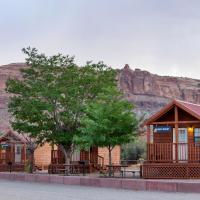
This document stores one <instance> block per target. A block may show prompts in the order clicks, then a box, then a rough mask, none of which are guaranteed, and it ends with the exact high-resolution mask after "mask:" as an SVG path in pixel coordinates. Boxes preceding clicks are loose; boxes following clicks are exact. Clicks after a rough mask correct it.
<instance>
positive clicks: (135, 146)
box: [121, 139, 146, 160]
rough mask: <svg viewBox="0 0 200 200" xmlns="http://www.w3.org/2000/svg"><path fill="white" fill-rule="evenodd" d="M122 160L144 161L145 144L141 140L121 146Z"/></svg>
mask: <svg viewBox="0 0 200 200" xmlns="http://www.w3.org/2000/svg"><path fill="white" fill-rule="evenodd" d="M121 159H122V160H139V159H146V143H145V141H144V140H143V139H137V140H135V141H134V142H131V143H129V144H126V145H123V146H122V149H121Z"/></svg>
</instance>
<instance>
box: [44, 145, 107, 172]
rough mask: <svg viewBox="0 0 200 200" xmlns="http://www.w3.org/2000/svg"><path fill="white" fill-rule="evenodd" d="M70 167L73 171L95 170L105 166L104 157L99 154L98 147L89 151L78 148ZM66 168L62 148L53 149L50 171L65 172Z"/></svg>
mask: <svg viewBox="0 0 200 200" xmlns="http://www.w3.org/2000/svg"><path fill="white" fill-rule="evenodd" d="M70 167H71V170H70V171H71V172H72V173H83V171H84V172H85V173H91V172H95V171H98V170H101V169H103V168H104V157H102V156H100V155H98V147H92V148H90V150H89V151H84V150H77V151H75V152H74V153H73V154H72V157H71V161H70ZM65 168H66V166H65V157H64V154H63V153H62V151H61V150H60V149H53V150H52V151H51V164H50V165H49V169H48V171H49V173H50V174H57V173H62V172H63V173H64V171H65Z"/></svg>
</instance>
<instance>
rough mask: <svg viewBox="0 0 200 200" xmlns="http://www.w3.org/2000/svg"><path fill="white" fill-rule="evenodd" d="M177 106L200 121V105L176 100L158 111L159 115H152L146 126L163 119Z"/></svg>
mask: <svg viewBox="0 0 200 200" xmlns="http://www.w3.org/2000/svg"><path fill="white" fill-rule="evenodd" d="M175 105H176V106H177V107H179V108H181V109H183V110H185V111H186V112H188V113H189V114H191V115H192V116H194V117H196V118H197V119H199V120H200V105H199V104H194V103H190V102H186V101H181V100H176V99H175V100H173V101H171V102H170V103H169V104H167V105H166V106H164V107H163V108H162V109H161V110H160V111H158V112H157V113H155V114H154V115H152V116H151V117H150V118H149V119H148V120H147V121H146V123H145V124H149V123H151V122H152V121H155V120H156V119H158V118H159V117H161V116H162V115H163V114H165V113H166V112H167V111H169V110H170V109H171V108H172V107H173V106H175Z"/></svg>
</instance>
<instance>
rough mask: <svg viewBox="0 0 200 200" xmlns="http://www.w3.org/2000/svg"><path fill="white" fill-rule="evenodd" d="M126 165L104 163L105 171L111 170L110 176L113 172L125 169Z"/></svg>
mask: <svg viewBox="0 0 200 200" xmlns="http://www.w3.org/2000/svg"><path fill="white" fill-rule="evenodd" d="M127 167H128V165H106V168H107V173H109V171H111V173H112V176H114V175H115V173H117V172H119V173H120V174H121V171H122V170H125V169H126V168H127Z"/></svg>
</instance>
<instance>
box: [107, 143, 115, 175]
mask: <svg viewBox="0 0 200 200" xmlns="http://www.w3.org/2000/svg"><path fill="white" fill-rule="evenodd" d="M108 158H109V167H108V170H109V171H108V174H109V177H111V176H112V174H113V173H114V172H113V168H112V147H111V146H108Z"/></svg>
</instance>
